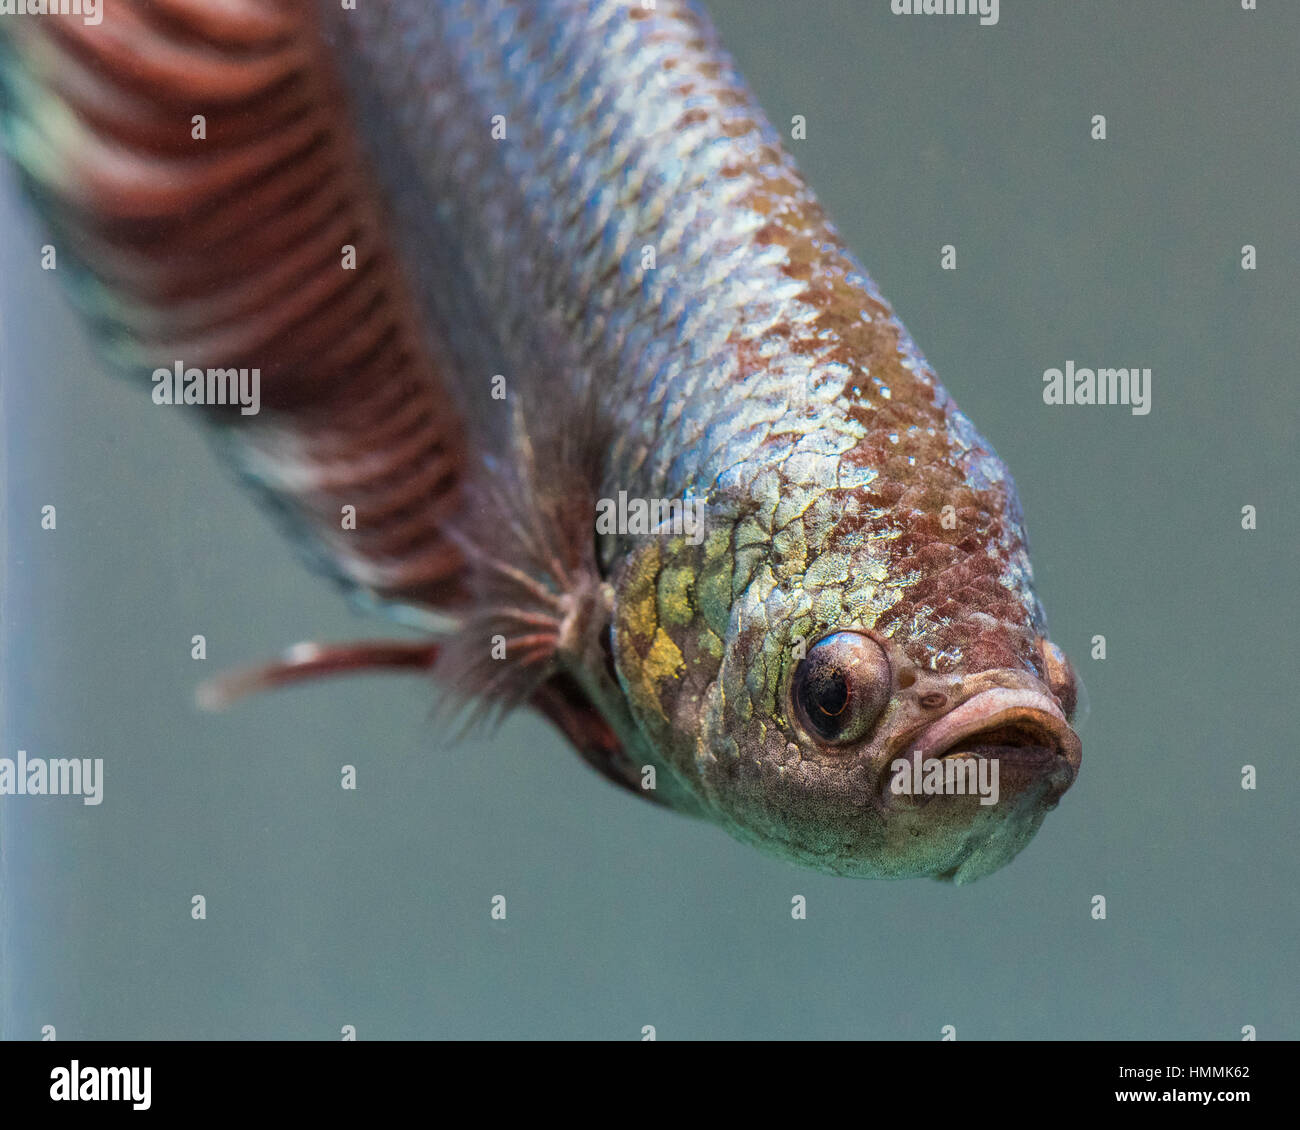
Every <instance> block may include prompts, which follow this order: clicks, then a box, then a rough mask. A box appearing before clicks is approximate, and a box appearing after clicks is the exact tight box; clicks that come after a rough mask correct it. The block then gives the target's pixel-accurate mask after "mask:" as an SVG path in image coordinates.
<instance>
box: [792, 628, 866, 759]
mask: <svg viewBox="0 0 1300 1130" xmlns="http://www.w3.org/2000/svg"><path fill="white" fill-rule="evenodd" d="M889 693H890V671H889V659H888V657H887V656H886V655H885V652H884V650H883V649H882V648H881V647H880V645H879V644H878V643H876V642H875V640H873V639H871V638H870V637H868V636H864V635H862V633H860V632H835V633H833V634H832V635H829V636H825V637H824V638H822V639H820V640H818V641H817V643H815V644H813V646H812V647H811V648H809V649H808V654H807V656H805V657H804V659H803V660H801V661H800V663H799V666H798V667H796V668H795V672H794V679H793V680H792V682H791V684H790V697H791V700H792V702H793V704H794V713H795V717H796V718H797V719H798V722H799V725H800V726H802V727H803V729H805V730H806V731H807V732H808V733H809V734H811V735H812V736H813V737H814V738H816V739H817V740H818V741H821V742H828V743H830V744H833V745H843V744H845V743H847V742H854V741H857V740H859V739H860V738H862V737H863V736H864V735H865V734H866V733H867V731H868V730H870V729H871V726H872V724H873V723H874V722H875V721H876V719H877V718H879V717H880V712H881V711H882V710H884V708H885V705H886V704H887V703H888V702H889Z"/></svg>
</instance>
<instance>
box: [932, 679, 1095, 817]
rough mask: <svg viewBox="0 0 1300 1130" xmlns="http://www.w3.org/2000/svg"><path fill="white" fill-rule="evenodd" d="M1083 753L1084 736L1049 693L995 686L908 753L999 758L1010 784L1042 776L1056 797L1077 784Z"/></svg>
mask: <svg viewBox="0 0 1300 1130" xmlns="http://www.w3.org/2000/svg"><path fill="white" fill-rule="evenodd" d="M1082 752H1083V745H1082V743H1081V742H1080V741H1079V736H1078V735H1077V734H1076V733H1075V732H1074V731H1073V730H1072V729H1071V728H1070V724H1069V722H1068V721H1067V720H1066V717H1065V715H1064V714H1063V713H1062V712H1061V709H1060V707H1059V706H1057V705H1056V703H1055V702H1054V701H1053V700H1052V698H1051V697H1050V696H1049V695H1047V694H1045V693H1044V692H1042V691H1033V690H1013V689H1010V688H1005V687H995V688H993V689H991V690H986V691H981V692H980V693H979V694H976V695H973V696H972V697H971V698H969V699H967V700H966V701H965V702H963V703H962V704H961V705H960V706H958V707H956V708H955V709H954V710H951V711H949V712H948V713H947V714H945V715H944V716H943V717H942V718H940V719H938V720H937V721H936V722H934V723H933V724H932V725H930V726H928V727H927V728H926V729H925V730H924V731H923V732H922V734H921V735H920V737H918V738H917V739H916V741H914V742H913V743H912V745H911V747H910V748H909V750H908V757H909V758H912V757H915V756H916V755H918V754H919V755H920V757H921V759H922V760H923V761H931V760H935V759H939V758H957V757H976V758H996V759H997V761H998V768H999V770H1001V772H1002V774H1003V775H1004V777H1005V778H1007V779H1008V783H1010V784H1013V785H1016V784H1019V785H1026V784H1028V783H1030V782H1031V781H1033V780H1037V779H1041V780H1042V781H1043V782H1044V784H1045V785H1046V786H1047V790H1048V792H1049V793H1050V794H1051V799H1052V800H1053V801H1054V800H1056V799H1057V798H1059V797H1060V796H1061V794H1062V793H1064V792H1065V790H1066V789H1068V788H1069V787H1070V786H1071V785H1072V784H1073V783H1074V779H1075V777H1076V776H1078V773H1079V764H1080V761H1081V760H1082Z"/></svg>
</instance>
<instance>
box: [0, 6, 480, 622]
mask: <svg viewBox="0 0 1300 1130" xmlns="http://www.w3.org/2000/svg"><path fill="white" fill-rule="evenodd" d="M102 16H103V19H102V22H101V23H99V24H95V25H88V24H87V23H85V22H84V21H83V20H82V19H80V18H78V17H62V16H60V17H55V16H50V17H42V18H34V17H33V18H29V19H9V20H4V21H0V23H2V24H3V26H2V27H0V50H2V52H3V55H2V57H0V62H2V63H3V66H2V67H0V71H2V75H0V86H2V89H3V97H4V134H5V142H6V145H7V147H8V149H9V151H10V153H11V154H12V156H13V157H14V158H15V159H16V161H17V163H18V164H19V166H20V167H21V168H22V170H23V173H24V175H25V180H26V184H27V187H28V189H29V191H30V193H31V195H32V196H33V197H34V198H35V199H36V201H37V203H38V205H39V207H40V210H41V212H42V214H43V217H44V219H45V220H46V222H47V224H48V225H49V227H50V228H51V229H52V231H53V233H54V239H53V241H52V242H53V243H54V244H55V246H56V248H57V253H58V256H59V273H60V274H61V275H65V277H66V276H71V279H72V283H73V286H72V293H73V298H74V300H75V301H76V302H77V304H78V305H79V306H80V307H81V308H82V310H83V312H84V313H85V314H86V315H87V317H88V318H89V319H90V321H91V323H92V325H93V326H94V328H95V330H96V331H97V334H98V337H99V339H100V342H101V344H102V346H103V348H104V350H105V352H106V354H107V356H108V357H109V359H110V360H111V362H112V363H113V364H114V366H115V367H117V368H119V369H121V370H122V371H124V372H125V373H126V374H128V375H129V376H130V377H131V378H132V379H134V380H136V381H139V382H141V383H143V384H144V385H145V387H146V388H147V387H149V383H150V379H151V375H152V374H153V373H154V372H155V370H158V369H171V368H173V366H175V365H177V364H180V365H181V366H182V367H183V368H184V369H191V368H193V369H199V370H204V371H206V370H208V369H221V370H227V369H248V370H250V371H251V370H253V369H257V370H259V373H260V401H261V411H260V412H259V413H258V414H256V415H243V414H241V413H240V410H239V408H238V407H233V408H232V407H225V408H206V409H203V411H204V413H205V414H206V416H207V418H208V419H209V420H210V421H212V422H214V423H216V424H217V425H218V432H219V434H220V435H221V437H222V438H223V440H225V441H226V442H225V444H224V446H226V447H227V448H228V451H229V453H230V454H231V456H232V457H233V458H234V459H235V460H236V462H237V464H238V465H239V466H240V468H241V469H242V470H243V472H244V473H245V474H247V475H248V476H249V477H250V478H251V479H252V480H253V481H254V482H255V483H256V485H257V486H258V487H259V488H260V491H261V493H262V494H263V496H264V497H265V498H266V499H267V501H269V502H270V503H271V505H272V507H273V508H274V510H275V511H276V512H277V513H278V514H279V515H280V516H281V517H282V518H283V519H284V520H285V521H286V522H287V523H288V524H289V525H290V527H291V532H293V533H294V534H296V535H297V536H298V537H299V538H300V539H302V540H304V541H305V543H306V544H307V546H308V548H309V549H310V550H311V551H312V557H313V558H314V563H315V564H316V565H317V567H319V568H321V569H323V570H324V571H326V572H328V573H330V574H332V575H333V576H334V577H335V578H336V579H337V580H339V581H341V582H343V583H344V584H345V585H346V586H348V587H351V588H353V589H356V590H362V591H364V592H367V593H369V594H373V595H375V596H377V597H379V598H381V599H383V600H389V601H397V602H401V603H405V604H411V605H419V606H425V607H428V606H446V605H448V604H451V603H455V602H456V601H457V600H458V599H459V598H460V595H461V588H460V572H461V559H460V555H459V552H458V551H457V549H456V547H455V546H454V545H453V544H452V543H451V542H450V541H449V540H448V539H447V538H446V536H445V534H444V533H443V530H442V526H443V524H444V522H445V521H446V520H447V518H448V517H449V516H450V515H451V514H452V513H453V512H454V511H455V509H456V508H457V506H458V504H459V494H460V483H461V479H462V471H463V459H464V456H463V451H462V447H461V440H460V437H461V436H462V435H463V428H462V427H461V426H460V422H459V420H458V419H457V416H456V413H455V411H454V409H453V407H452V404H453V400H452V397H451V396H450V395H448V393H449V380H450V375H449V373H448V370H447V367H446V366H445V364H443V363H441V362H440V361H439V362H435V359H434V352H435V351H437V349H438V346H437V343H436V342H431V341H430V340H429V339H428V337H427V336H426V334H427V331H426V330H425V328H424V326H423V323H422V320H421V319H420V318H419V317H418V315H417V313H416V307H415V305H414V303H413V301H412V299H411V296H410V294H409V292H408V290H407V287H406V285H405V283H404V281H403V279H402V278H401V277H400V275H399V271H398V268H397V265H396V261H395V257H394V254H393V247H392V241H391V239H390V238H389V237H388V236H387V235H386V234H385V232H384V225H383V217H382V215H381V208H380V204H379V202H378V201H377V199H376V197H375V196H374V195H373V193H372V190H371V189H370V188H369V183H370V182H369V178H368V176H367V175H366V173H365V170H364V168H363V166H362V161H361V157H360V155H359V149H358V146H357V144H356V141H355V139H354V137H353V136H352V128H351V126H350V124H349V117H348V113H347V107H346V106H345V105H344V101H343V98H342V95H341V87H340V85H339V83H338V80H337V78H336V75H335V74H334V71H333V68H332V65H331V60H330V53H329V51H328V49H327V48H326V46H325V45H324V44H323V42H322V41H321V40H320V38H319V36H318V34H317V30H316V25H315V10H314V6H313V5H312V4H310V3H308V2H307V0H285V2H283V3H276V4H271V3H267V2H265V0H148V2H146V0H103V12H102ZM347 246H350V247H352V248H354V249H355V252H354V254H355V265H354V266H353V265H352V264H351V263H348V262H345V256H346V254H347V253H346V252H345V250H344V249H345V247H347ZM440 355H441V354H439V356H440ZM194 411H196V412H197V411H198V410H197V409H195V410H194ZM344 506H354V507H355V508H356V511H355V528H353V529H349V528H345V523H344V521H343V515H342V508H343V507H344Z"/></svg>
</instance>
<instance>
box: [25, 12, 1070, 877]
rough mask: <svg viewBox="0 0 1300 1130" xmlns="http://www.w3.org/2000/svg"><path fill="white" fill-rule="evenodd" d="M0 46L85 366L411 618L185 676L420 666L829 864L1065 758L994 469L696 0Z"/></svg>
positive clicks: (1051, 654) (980, 823)
mask: <svg viewBox="0 0 1300 1130" xmlns="http://www.w3.org/2000/svg"><path fill="white" fill-rule="evenodd" d="M0 73H2V78H0V89H2V91H3V132H4V142H5V145H6V148H7V151H8V153H9V154H10V156H11V158H12V159H13V161H14V163H15V164H16V166H17V167H18V169H19V170H20V171H21V174H22V178H23V182H24V186H25V188H26V190H27V192H28V194H29V196H30V197H31V199H32V200H33V201H34V202H35V204H36V206H37V208H38V210H39V212H40V214H41V216H42V218H43V221H44V223H45V224H46V225H47V227H48V229H49V231H50V233H51V236H50V239H51V243H52V244H53V245H54V246H55V247H56V248H58V250H59V253H60V255H61V256H62V258H61V260H60V271H59V273H60V275H62V276H64V277H65V278H66V279H67V282H68V293H69V295H70V297H71V298H72V300H73V301H74V302H75V303H76V305H77V307H78V308H79V310H80V311H81V312H82V313H83V314H84V316H85V318H86V320H87V322H88V324H89V326H90V327H91V328H92V330H93V332H94V335H95V338H96V341H97V343H98V346H99V348H100V349H101V350H102V353H103V356H104V357H105V358H106V360H107V362H108V363H109V365H110V367H112V368H114V369H115V370H118V371H120V372H121V373H122V374H124V375H125V376H127V377H128V378H129V379H131V380H133V381H136V382H137V383H138V384H139V385H140V387H141V389H142V391H146V390H149V389H150V387H151V385H152V388H153V391H154V392H157V391H158V390H160V389H163V388H164V387H165V388H166V389H168V390H170V391H168V392H167V393H166V394H165V395H166V396H168V397H172V396H174V397H175V398H176V399H179V400H181V401H182V402H183V403H184V404H185V405H192V409H191V413H190V414H191V415H193V416H195V417H196V418H201V419H202V420H203V421H204V425H203V426H204V429H205V431H206V432H207V433H208V434H210V435H211V436H212V438H213V440H214V441H215V442H216V443H217V444H218V445H219V446H220V448H221V450H222V452H223V454H224V455H225V456H227V457H228V458H229V460H230V461H231V464H232V466H233V468H234V469H235V470H236V471H237V473H238V474H240V475H241V476H243V478H244V479H245V480H246V481H247V482H248V484H249V485H250V487H251V488H252V490H253V491H254V493H255V494H256V495H257V496H258V497H259V498H260V499H261V500H262V501H263V502H264V503H265V504H266V505H267V506H269V507H270V508H271V509H272V511H273V512H274V514H275V515H276V517H277V518H278V520H279V521H280V522H281V524H282V527H283V529H284V530H285V531H286V533H287V534H289V536H291V537H292V538H294V539H295V541H296V543H297V544H299V545H300V546H301V547H302V549H303V552H304V555H305V556H306V558H307V559H308V561H309V562H310V564H311V565H312V566H313V567H314V568H316V569H317V570H318V571H320V572H321V573H323V574H325V575H326V576H328V577H330V578H332V579H333V580H334V581H336V582H337V583H338V584H339V585H340V586H342V588H343V589H344V590H345V591H346V592H347V593H348V594H350V595H351V596H352V597H353V598H355V599H357V600H359V601H360V602H362V603H363V604H365V605H366V606H367V607H370V608H376V609H380V610H383V611H386V612H388V613H389V614H391V615H392V616H394V617H396V618H397V619H399V620H401V621H403V622H405V623H407V624H413V625H416V626H417V627H419V628H420V629H421V632H422V633H423V634H422V636H421V638H420V639H419V640H415V641H400V642H399V641H394V642H359V643H355V644H350V645H337V646H332V645H321V646H315V645H300V646H299V647H298V648H296V649H293V650H292V651H290V652H289V653H287V654H286V656H285V657H284V659H283V660H282V661H280V662H277V663H272V664H269V665H267V666H265V667H260V668H253V669H249V670H247V671H245V672H243V673H237V674H235V675H234V676H232V677H228V678H227V679H225V680H224V681H221V682H220V683H219V684H218V685H217V687H216V688H215V692H214V697H216V698H221V699H229V698H232V697H234V696H236V695H237V694H239V693H242V692H244V691H246V690H248V689H250V688H258V687H265V686H271V685H278V684H281V683H286V682H292V681H294V680H297V679H303V678H310V677H314V676H318V675H325V674H331V673H339V672H350V671H358V670H366V669H401V668H405V669H409V670H414V671H420V672H423V671H426V670H428V671H430V672H431V674H432V681H433V682H434V684H435V685H437V686H439V687H441V688H442V689H441V691H440V692H439V693H441V694H443V695H445V696H450V700H451V701H453V702H456V703H462V704H463V703H473V704H476V712H478V713H489V714H491V715H493V716H499V715H500V714H501V713H502V712H505V711H509V710H511V709H514V708H516V707H519V708H531V709H534V710H536V711H538V712H540V713H541V714H542V715H544V716H545V717H547V718H548V719H549V720H550V721H551V722H552V723H554V724H555V725H556V726H557V727H558V728H559V730H560V731H561V732H562V733H563V734H564V735H565V736H566V737H567V739H568V740H569V741H570V742H571V743H572V745H573V746H574V748H575V749H576V750H577V752H578V753H579V754H580V755H581V756H582V757H583V758H584V759H585V760H586V761H587V762H588V763H589V764H590V765H591V766H593V767H594V768H595V769H596V770H597V771H599V772H600V773H601V774H603V775H604V776H605V777H607V778H608V779H609V780H610V781H612V782H614V783H616V784H618V785H620V786H622V787H624V788H626V789H628V790H629V791H631V792H634V793H636V794H637V795H639V796H641V797H642V798H644V799H646V800H649V801H652V802H655V803H658V804H660V805H663V806H665V807H667V808H671V809H675V810H677V811H678V812H679V813H684V814H688V815H691V816H695V817H699V818H702V819H705V820H709V821H712V822H713V823H715V824H717V825H719V826H720V827H721V828H723V829H725V830H726V831H727V832H729V833H730V834H732V835H733V836H735V837H737V838H739V839H740V840H742V841H745V842H747V843H750V844H753V845H755V846H757V847H759V848H761V849H763V850H766V851H769V852H772V853H775V854H776V855H778V856H780V857H783V858H785V859H787V860H790V861H793V862H795V863H797V864H801V865H805V866H808V867H812V868H816V869H818V870H821V871H824V872H829V873H831V874H836V875H845V876H857V877H867V878H906V877H911V876H931V877H936V878H941V879H948V880H953V881H957V882H965V881H969V880H972V879H977V878H979V877H981V876H983V875H987V874H989V873H990V872H992V871H994V870H995V869H997V868H999V867H1001V866H1002V865H1004V864H1005V863H1007V862H1008V861H1009V860H1010V859H1011V858H1012V857H1013V856H1015V855H1016V853H1017V852H1019V851H1020V849H1021V848H1023V847H1024V846H1025V844H1026V843H1027V842H1028V841H1029V840H1030V839H1031V838H1032V837H1033V835H1034V833H1035V832H1036V831H1037V829H1038V827H1039V825H1040V824H1041V823H1042V821H1043V819H1044V816H1045V815H1046V813H1047V812H1048V811H1050V810H1051V809H1052V808H1053V807H1055V806H1056V804H1057V803H1058V801H1059V799H1060V797H1061V796H1062V794H1063V793H1064V792H1065V791H1066V790H1067V789H1068V788H1069V787H1070V785H1071V784H1072V783H1073V781H1074V779H1075V777H1076V775H1077V773H1078V770H1079V763H1080V748H1081V747H1080V742H1079V739H1078V737H1077V736H1076V734H1075V732H1074V730H1073V729H1072V728H1071V724H1070V722H1071V719H1072V717H1073V712H1074V708H1075V700H1076V682H1075V677H1074V674H1073V672H1072V670H1071V667H1070V664H1069V662H1068V661H1067V660H1066V658H1065V656H1064V655H1063V653H1062V652H1061V651H1060V650H1059V649H1058V648H1057V647H1056V646H1055V645H1054V644H1053V643H1051V642H1050V640H1049V639H1048V636H1047V632H1046V626H1045V621H1044V615H1043V610H1042V608H1041V605H1040V603H1039V601H1038V599H1037V597H1036V596H1035V593H1034V587H1033V573H1032V569H1031V566H1030V562H1029V556H1028V552H1027V548H1026V536H1025V530H1024V522H1023V518H1022V514H1021V510H1020V505H1019V503H1018V500H1017V497H1016V490H1015V486H1014V484H1013V482H1012V479H1011V475H1010V474H1009V472H1008V470H1007V468H1006V467H1005V466H1004V465H1003V463H1002V462H1001V460H1000V459H999V458H998V457H997V455H996V453H995V452H994V451H993V449H992V447H991V446H990V445H989V444H988V443H987V442H986V441H985V440H984V439H982V438H981V437H980V435H979V433H978V432H976V430H975V429H974V427H973V426H972V424H971V423H970V421H969V420H968V419H967V418H966V417H965V416H964V415H963V414H962V413H961V412H960V411H959V410H958V408H957V406H956V404H955V403H954V402H953V400H952V398H951V397H950V396H949V394H948V393H947V391H946V390H945V389H944V388H943V386H942V385H941V384H940V383H939V381H938V379H937V377H936V376H935V374H934V372H933V371H932V370H931V368H930V366H929V365H928V364H927V362H926V361H925V359H924V357H923V356H922V355H921V353H920V351H919V350H918V348H917V346H916V345H915V344H914V343H913V341H912V339H911V338H910V337H909V336H908V334H907V332H906V330H905V329H904V328H903V326H902V324H901V322H900V321H899V319H898V318H897V317H896V316H895V314H894V312H893V310H892V309H891V307H890V305H889V304H888V303H887V302H886V301H885V299H884V298H883V297H882V295H881V293H880V291H879V290H878V288H877V287H876V285H875V283H874V282H873V281H872V279H871V277H870V276H869V275H868V274H867V272H866V270H865V269H864V268H863V266H862V265H861V264H860V263H859V262H858V260H857V259H856V258H855V257H854V255H853V254H852V252H850V251H849V250H848V249H847V248H846V247H845V245H844V243H843V241H842V240H841V238H840V236H839V235H838V234H837V231H836V229H835V228H834V227H833V226H832V224H831V223H830V222H829V221H828V219H827V217H826V216H825V215H824V214H823V211H822V209H821V207H820V206H819V204H818V202H817V199H816V197H815V196H814V195H813V193H812V191H811V190H810V188H809V187H808V185H807V183H806V182H805V181H804V179H803V177H802V176H801V175H800V173H799V172H798V170H797V169H796V167H795V164H794V162H793V161H792V159H791V158H790V156H789V154H788V153H787V152H786V150H785V149H784V147H783V146H782V142H781V138H780V136H779V135H778V133H777V131H776V130H775V129H774V128H773V127H772V125H771V124H770V123H769V122H768V120H767V119H766V118H765V117H764V115H763V113H762V111H761V110H760V109H759V107H758V105H757V104H756V102H755V100H754V98H753V96H752V95H751V94H750V92H749V90H748V89H747V88H746V85H745V83H744V81H743V79H742V78H741V76H740V75H739V74H738V72H737V69H736V66H735V64H734V63H733V62H732V60H731V59H730V58H729V57H728V55H727V54H726V53H725V51H724V50H723V48H722V47H721V45H720V44H719V42H718V39H717V36H716V34H715V32H714V30H713V28H712V26H711V25H710V23H709V21H708V18H707V16H706V15H705V14H704V13H703V12H702V11H701V10H700V9H699V8H698V7H697V6H696V5H695V4H693V3H689V2H687V0H658V2H657V3H644V2H642V0H364V2H362V3H358V4H356V5H355V6H345V5H342V4H339V3H338V2H337V0H322V2H321V3H319V4H315V3H311V2H309V0H103V5H102V13H101V15H100V19H99V21H98V22H97V23H91V22H89V21H88V20H85V19H82V18H78V17H77V16H75V15H64V16H55V15H47V16H35V15H33V16H28V17H26V18H23V19H17V18H14V19H9V20H6V21H4V26H3V27H2V28H0ZM65 263H66V264H67V266H66V267H65V266H64V264H65ZM214 374H215V377H214ZM250 374H254V375H255V376H256V379H257V380H258V381H259V382H260V384H258V386H257V388H258V390H259V395H258V397H257V398H256V403H254V402H253V401H252V400H249V399H247V398H243V397H240V398H236V397H235V396H234V395H233V393H234V390H235V388H236V386H238V388H239V389H241V390H244V389H246V387H247V386H248V384H249V380H248V377H249V375H250ZM237 376H238V380H237V379H236V377H237ZM151 378H152V379H151ZM236 399H238V400H239V403H236ZM160 402H161V401H160ZM168 402H174V401H168ZM143 403H144V401H143V399H142V404H143ZM167 415H168V416H170V415H173V413H167ZM159 426H174V425H171V424H170V423H169V424H167V425H163V424H160V425H159ZM989 769H993V770H996V773H995V774H994V775H993V776H992V780H993V781H994V782H996V785H997V788H996V795H995V796H990V795H983V794H982V795H975V793H974V791H973V790H962V789H960V788H956V787H953V783H954V781H955V782H957V783H958V784H960V782H962V781H963V780H964V779H969V780H970V781H975V780H976V779H978V780H980V781H987V779H988V774H987V773H986V772H985V771H986V770H989ZM968 770H969V771H970V772H969V773H968V772H967V771H968ZM976 771H978V772H976ZM919 782H924V783H925V785H926V787H920V788H912V787H910V783H919ZM930 782H938V786H936V787H935V788H934V789H931V788H929V787H928V784H929V783H930ZM665 834H668V833H667V832H666V833H665Z"/></svg>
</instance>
